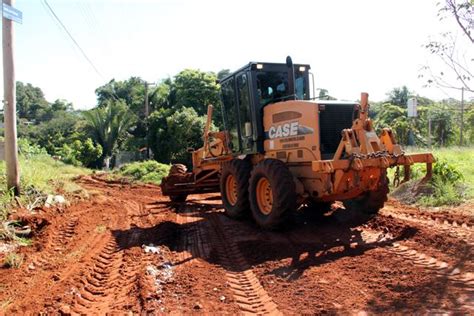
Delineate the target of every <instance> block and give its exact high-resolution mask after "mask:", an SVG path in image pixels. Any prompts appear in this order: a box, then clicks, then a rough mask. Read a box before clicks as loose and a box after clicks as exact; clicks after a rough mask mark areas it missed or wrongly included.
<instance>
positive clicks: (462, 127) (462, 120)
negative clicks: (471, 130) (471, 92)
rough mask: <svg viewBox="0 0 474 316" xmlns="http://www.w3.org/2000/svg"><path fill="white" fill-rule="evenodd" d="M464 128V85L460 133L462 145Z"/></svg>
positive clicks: (460, 143)
mask: <svg viewBox="0 0 474 316" xmlns="http://www.w3.org/2000/svg"><path fill="white" fill-rule="evenodd" d="M463 129H464V87H462V88H461V128H460V133H459V146H462V144H463V139H462V136H463V135H462V132H463Z"/></svg>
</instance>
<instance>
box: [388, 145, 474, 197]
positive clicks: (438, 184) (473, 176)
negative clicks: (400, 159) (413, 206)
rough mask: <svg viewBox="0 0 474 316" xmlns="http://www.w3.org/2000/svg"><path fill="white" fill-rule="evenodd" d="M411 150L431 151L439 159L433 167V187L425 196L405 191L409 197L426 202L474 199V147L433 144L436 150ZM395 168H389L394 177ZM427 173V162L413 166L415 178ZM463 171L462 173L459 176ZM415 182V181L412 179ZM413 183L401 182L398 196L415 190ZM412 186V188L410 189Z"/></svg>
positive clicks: (431, 184)
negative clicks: (403, 183) (444, 146)
mask: <svg viewBox="0 0 474 316" xmlns="http://www.w3.org/2000/svg"><path fill="white" fill-rule="evenodd" d="M406 151H407V152H409V153H412V152H429V151H431V152H432V153H433V155H434V156H435V158H436V160H437V161H438V162H439V164H438V165H435V166H434V167H433V172H434V176H433V179H432V181H430V183H429V187H428V188H427V190H425V193H424V194H423V195H421V196H416V197H415V196H413V197H410V196H409V195H405V197H406V198H405V199H406V200H408V199H411V198H413V199H414V200H416V203H417V204H420V205H423V206H442V205H457V204H460V203H462V202H463V201H466V200H472V199H474V147H449V148H433V149H432V150H427V149H419V148H408V149H406ZM393 173H394V170H393V169H391V170H389V176H390V177H393ZM425 173H426V165H424V164H416V165H415V166H413V167H412V178H413V179H421V177H423V176H424V174H425ZM459 174H460V175H461V176H459ZM411 183H415V182H411ZM412 187H413V185H411V184H408V185H407V186H401V187H400V188H397V189H396V190H394V196H396V195H399V194H400V193H401V195H402V196H403V194H406V193H404V192H405V191H406V192H409V191H411V190H412ZM407 190H408V191H407Z"/></svg>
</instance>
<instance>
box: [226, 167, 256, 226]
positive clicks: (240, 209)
mask: <svg viewBox="0 0 474 316" xmlns="http://www.w3.org/2000/svg"><path fill="white" fill-rule="evenodd" d="M250 169H251V166H250V163H249V162H248V161H246V160H240V159H233V160H231V161H229V162H227V163H225V164H224V166H223V167H222V175H221V178H220V189H221V196H222V204H224V209H225V214H226V215H227V216H229V217H231V218H241V217H244V216H245V215H246V214H248V212H249V197H248V187H249V176H250Z"/></svg>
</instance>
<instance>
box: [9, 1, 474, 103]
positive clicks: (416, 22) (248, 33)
mask: <svg viewBox="0 0 474 316" xmlns="http://www.w3.org/2000/svg"><path fill="white" fill-rule="evenodd" d="M44 1H45V0H16V1H15V5H14V6H15V7H16V8H17V9H19V10H21V11H22V12H23V23H22V24H16V23H15V25H14V28H15V43H14V45H15V65H16V80H19V81H22V82H25V83H31V84H33V85H34V86H38V87H40V88H41V89H42V90H43V92H44V93H45V96H46V99H47V100H48V101H50V102H52V101H54V100H56V99H66V100H68V101H70V102H73V105H74V108H75V109H90V108H92V107H94V106H95V105H96V95H95V89H96V88H98V87H99V86H101V85H103V84H105V83H107V82H108V81H110V80H111V79H113V78H114V79H116V80H125V79H128V78H129V77H131V76H139V77H141V78H143V79H144V80H147V81H151V82H158V81H160V80H162V79H165V78H167V77H172V76H174V75H176V74H177V73H178V72H180V71H181V70H183V69H186V68H195V69H200V70H202V71H214V72H218V71H219V70H221V69H230V70H236V69H238V68H240V67H241V66H243V65H245V64H247V63H248V62H249V61H262V62H265V61H266V62H282V63H284V62H285V58H286V56H287V55H290V56H291V57H292V59H293V61H294V62H295V63H305V64H306V63H307V64H310V65H311V69H312V72H313V73H314V76H315V85H316V87H318V88H325V89H327V90H328V91H329V94H330V95H332V96H335V97H338V98H340V99H344V100H357V99H358V98H359V97H360V93H361V92H362V91H364V92H368V93H369V95H370V99H371V100H374V101H382V100H384V99H386V98H387V95H386V94H387V92H389V91H390V90H391V89H393V88H394V87H399V86H402V85H406V86H408V88H409V89H410V90H412V91H414V92H416V93H417V94H419V95H422V96H426V97H429V98H432V99H443V98H447V97H454V98H458V99H459V98H460V95H459V94H460V93H459V92H458V91H455V90H444V91H442V90H440V89H439V88H436V87H424V85H425V83H426V79H421V78H419V74H420V69H421V67H422V66H423V65H426V64H432V65H436V62H435V60H434V59H433V57H432V56H430V54H429V52H428V51H427V50H426V49H425V48H424V47H423V45H424V44H426V43H427V42H428V41H429V39H430V38H433V37H435V36H437V34H439V33H440V32H444V31H454V32H456V31H457V30H458V28H457V26H456V24H455V22H454V21H453V20H449V19H446V20H444V21H440V20H439V18H438V16H437V13H438V7H437V6H436V2H438V1H437V0H416V1H413V0H397V1H393V0H392V1H388V0H378V1H375V0H373V1H369V0H359V1H353V0H352V1H348V0H338V1H319V0H313V1H303V0H291V1H289V0H287V1H279V0H272V1H269V0H268V1H267V0H260V1H256V0H238V1H235V0H229V1H223V0H221V1H218V0H215V1H214V0H194V1H193V0H122V1H119V0H46V1H47V3H49V5H50V6H51V7H52V8H53V10H54V12H55V13H56V15H57V16H58V17H59V18H60V19H61V21H62V22H63V23H64V25H65V26H66V28H67V29H68V30H69V32H70V33H71V34H72V36H73V37H74V39H75V40H76V41H77V43H78V44H79V45H80V47H81V48H82V50H83V51H84V52H85V54H86V55H87V56H88V58H89V59H90V60H91V62H92V64H93V65H94V67H95V68H96V69H97V71H96V70H95V69H94V68H93V67H92V66H91V65H90V63H88V61H87V60H86V59H85V57H84V56H83V55H82V54H81V52H80V50H79V49H78V48H77V47H76V46H75V45H74V44H73V42H72V40H71V39H70V38H69V37H68V36H67V34H66V33H65V32H64V30H63V29H61V27H60V26H59V24H58V23H57V22H56V21H55V20H54V18H53V17H52V14H51V13H50V12H49V11H48V10H47V7H46V4H45V2H44ZM471 47H472V46H471ZM2 80H3V79H2ZM1 89H2V91H1V92H2V93H3V82H2V85H1ZM468 97H469V96H468Z"/></svg>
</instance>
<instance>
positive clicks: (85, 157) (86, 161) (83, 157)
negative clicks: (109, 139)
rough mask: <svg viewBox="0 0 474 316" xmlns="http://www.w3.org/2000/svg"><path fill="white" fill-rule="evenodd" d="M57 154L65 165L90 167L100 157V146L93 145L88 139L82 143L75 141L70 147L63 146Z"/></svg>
mask: <svg viewBox="0 0 474 316" xmlns="http://www.w3.org/2000/svg"><path fill="white" fill-rule="evenodd" d="M59 154H60V156H61V158H62V160H63V161H64V162H65V163H68V164H71V165H74V166H86V167H92V166H94V165H95V163H96V162H97V160H98V159H99V158H100V157H101V156H102V146H101V145H100V144H97V145H94V143H93V142H92V139H90V138H88V139H86V140H85V141H84V142H81V141H80V140H75V141H74V142H73V143H72V144H70V145H68V144H64V145H63V147H62V148H61V150H60V151H59Z"/></svg>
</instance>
